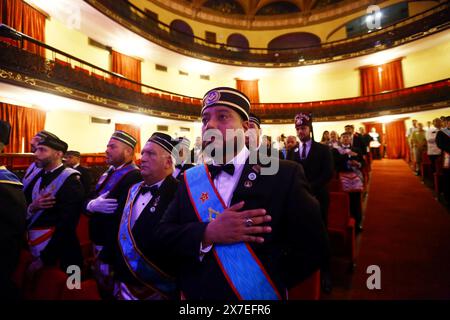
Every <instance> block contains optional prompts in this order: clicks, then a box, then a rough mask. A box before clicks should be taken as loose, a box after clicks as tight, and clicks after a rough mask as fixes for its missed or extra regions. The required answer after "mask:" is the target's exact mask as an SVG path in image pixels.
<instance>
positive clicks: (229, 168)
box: [208, 163, 234, 180]
mask: <svg viewBox="0 0 450 320" xmlns="http://www.w3.org/2000/svg"><path fill="white" fill-rule="evenodd" d="M208 170H209V172H210V173H211V178H212V179H213V180H214V178H215V177H217V176H218V175H219V174H220V173H221V172H222V171H225V172H226V173H228V174H229V175H230V176H232V175H233V174H234V164H232V163H228V164H223V165H220V166H215V165H212V164H210V165H208Z"/></svg>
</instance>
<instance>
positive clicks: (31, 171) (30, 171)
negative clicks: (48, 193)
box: [22, 162, 42, 190]
mask: <svg viewBox="0 0 450 320" xmlns="http://www.w3.org/2000/svg"><path fill="white" fill-rule="evenodd" d="M41 170H42V169H41V168H38V167H37V166H36V163H35V162H33V163H32V164H30V166H29V167H28V168H27V171H26V172H25V175H24V177H23V179H22V182H23V189H24V190H25V189H26V188H27V187H28V185H29V184H30V183H31V181H33V179H34V177H36V175H37V174H38V173H39V172H41Z"/></svg>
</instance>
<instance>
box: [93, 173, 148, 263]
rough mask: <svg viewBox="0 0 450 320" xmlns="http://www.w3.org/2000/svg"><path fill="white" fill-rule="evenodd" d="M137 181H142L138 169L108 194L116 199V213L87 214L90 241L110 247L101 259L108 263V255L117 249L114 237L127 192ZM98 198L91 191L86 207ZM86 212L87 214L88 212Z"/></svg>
mask: <svg viewBox="0 0 450 320" xmlns="http://www.w3.org/2000/svg"><path fill="white" fill-rule="evenodd" d="M139 181H142V176H141V173H140V171H139V170H138V169H136V170H132V171H130V172H128V173H127V174H126V175H125V176H124V177H122V180H120V181H119V183H117V184H116V186H115V187H114V188H113V189H112V190H111V191H110V192H109V194H108V198H109V199H117V203H118V204H119V205H118V206H117V209H116V211H115V212H114V213H113V214H104V213H96V212H93V213H90V214H89V215H90V218H89V237H90V239H91V241H92V242H93V243H95V244H96V245H102V246H106V247H107V246H110V248H108V249H109V250H105V253H103V254H102V255H103V257H102V258H103V259H104V260H105V261H108V259H109V255H110V254H111V253H112V251H114V250H116V249H117V248H116V236H117V232H118V231H119V229H118V228H119V223H120V219H121V218H122V212H123V207H124V206H125V202H126V201H127V196H128V190H129V189H130V187H131V186H132V185H133V184H135V183H137V182H139ZM98 196H99V194H98V192H96V191H93V192H92V193H91V195H90V196H89V198H88V200H87V201H86V206H87V203H89V201H90V200H92V199H94V198H97V197H98ZM86 211H87V210H86ZM87 212H88V213H89V211H87Z"/></svg>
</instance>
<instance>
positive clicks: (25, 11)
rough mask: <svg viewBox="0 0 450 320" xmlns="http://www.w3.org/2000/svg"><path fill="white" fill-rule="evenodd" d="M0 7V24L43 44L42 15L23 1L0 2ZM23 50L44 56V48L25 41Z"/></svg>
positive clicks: (43, 26) (9, 0)
mask: <svg viewBox="0 0 450 320" xmlns="http://www.w3.org/2000/svg"><path fill="white" fill-rule="evenodd" d="M0 7H1V9H0V12H1V16H0V22H2V23H4V24H6V25H8V26H10V27H11V28H14V29H16V30H17V31H19V32H22V33H25V34H26V35H28V36H30V37H33V38H35V39H36V40H39V41H41V42H45V16H44V15H43V14H42V13H40V12H39V11H37V10H36V9H34V8H33V7H31V6H30V5H28V4H26V3H24V2H23V0H7V1H4V0H0ZM5 40H6V41H7V42H10V43H11V44H14V45H15V44H16V42H15V41H11V40H8V39H5ZM23 48H24V49H26V50H28V51H30V52H33V53H36V54H39V55H41V56H44V55H45V49H44V48H41V47H38V46H36V45H34V44H32V43H30V42H28V41H26V40H25V41H24V43H23Z"/></svg>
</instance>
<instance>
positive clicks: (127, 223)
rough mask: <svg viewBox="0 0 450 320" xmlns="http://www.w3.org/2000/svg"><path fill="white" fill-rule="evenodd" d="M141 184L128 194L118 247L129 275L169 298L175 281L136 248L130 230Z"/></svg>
mask: <svg viewBox="0 0 450 320" xmlns="http://www.w3.org/2000/svg"><path fill="white" fill-rule="evenodd" d="M142 185H143V182H139V183H136V184H134V185H133V186H132V187H131V188H130V191H129V193H128V199H127V202H126V204H125V207H124V210H123V215H122V221H121V222H120V227H119V239H118V240H119V247H120V250H121V252H122V256H123V258H124V260H125V262H126V264H127V266H128V269H129V270H130V271H131V273H132V274H133V275H134V276H135V278H136V279H138V280H139V281H140V282H142V284H144V285H145V286H146V287H148V288H150V289H153V290H155V291H157V292H159V293H160V294H162V295H163V296H165V297H171V296H173V295H174V293H175V291H176V285H175V280H174V279H173V278H172V277H171V276H169V275H168V274H166V273H165V272H164V271H162V270H161V269H159V268H158V267H157V266H156V265H154V264H153V263H152V262H151V261H149V260H148V259H147V258H146V257H145V256H144V255H143V254H142V252H141V251H140V250H139V248H138V247H137V246H136V242H135V241H134V237H133V233H132V228H131V213H132V212H133V204H134V201H135V200H136V198H137V196H138V195H139V190H140V189H141V186H142Z"/></svg>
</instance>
